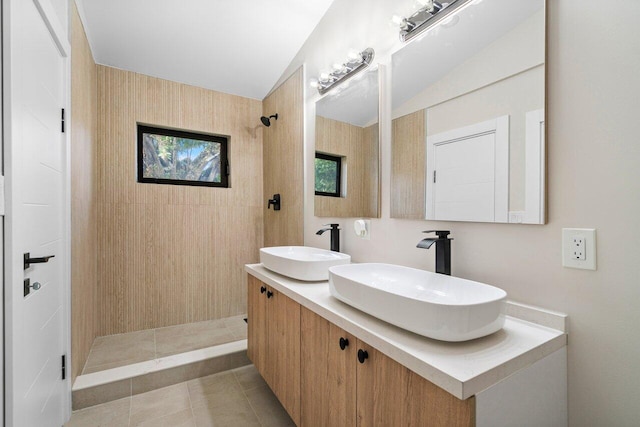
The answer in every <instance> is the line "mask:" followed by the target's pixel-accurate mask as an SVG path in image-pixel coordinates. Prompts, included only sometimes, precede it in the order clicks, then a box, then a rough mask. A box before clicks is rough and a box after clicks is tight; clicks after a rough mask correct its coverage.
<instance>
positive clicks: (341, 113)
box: [314, 68, 380, 218]
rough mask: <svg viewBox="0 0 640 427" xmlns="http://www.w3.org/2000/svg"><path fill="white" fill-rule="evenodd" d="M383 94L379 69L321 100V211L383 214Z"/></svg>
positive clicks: (318, 110)
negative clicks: (380, 190)
mask: <svg viewBox="0 0 640 427" xmlns="http://www.w3.org/2000/svg"><path fill="white" fill-rule="evenodd" d="M379 98H380V91H379V69H377V68H374V69H368V70H366V71H364V72H362V73H360V74H358V75H356V76H354V77H353V78H351V79H350V80H349V81H347V82H345V83H344V84H342V85H340V86H338V87H336V88H334V89H332V90H331V91H330V92H329V93H327V94H326V95H325V96H324V97H322V98H321V99H320V100H319V101H318V102H316V123H315V126H316V138H315V151H316V156H315V198H314V202H315V205H314V212H315V215H316V216H319V217H343V218H345V217H346V218H353V217H364V218H377V217H378V216H379V185H380V178H379V173H380V167H379V163H380V158H379V151H380V150H379V130H378V126H379V120H378V111H379V108H378V106H379Z"/></svg>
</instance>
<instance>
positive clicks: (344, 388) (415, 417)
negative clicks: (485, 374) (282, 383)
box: [298, 307, 475, 427]
mask: <svg viewBox="0 0 640 427" xmlns="http://www.w3.org/2000/svg"><path fill="white" fill-rule="evenodd" d="M300 319H301V346H302V347H301V351H300V355H301V358H302V360H301V365H300V368H301V371H300V372H301V374H300V376H301V379H300V385H301V388H300V392H301V396H302V397H301V398H302V402H301V423H300V424H298V425H300V426H302V427H307V426H327V427H328V426H425V427H428V426H434V427H436V426H438V427H439V426H442V427H445V426H446V427H455V426H465V427H469V426H474V425H475V398H473V397H472V398H470V399H467V400H465V401H462V400H459V399H457V398H456V397H454V396H453V395H451V394H449V393H448V392H446V391H444V390H442V389H440V388H438V387H437V386H435V385H433V384H432V383H430V382H429V381H427V380H425V379H424V378H422V377H421V376H419V375H417V374H416V373H414V372H412V371H411V370H409V369H407V368H406V367H404V366H402V365H401V364H399V363H397V362H396V361H394V360H392V359H391V358H389V357H387V356H385V355H384V354H382V353H381V352H379V351H377V350H376V349H374V348H373V347H371V346H370V345H368V344H366V343H365V342H363V341H361V340H358V339H356V338H354V337H353V336H351V335H350V334H348V333H346V332H345V331H344V330H342V329H340V328H338V327H337V326H335V325H333V324H332V323H331V322H329V321H327V320H325V319H324V318H322V317H320V316H318V315H317V314H315V313H313V312H312V311H310V310H307V309H306V308H304V307H302V309H301V318H300ZM341 339H342V340H348V345H343V344H346V342H345V341H341ZM343 347H344V349H343ZM359 352H360V355H359V354H358V353H359ZM365 357H366V358H365Z"/></svg>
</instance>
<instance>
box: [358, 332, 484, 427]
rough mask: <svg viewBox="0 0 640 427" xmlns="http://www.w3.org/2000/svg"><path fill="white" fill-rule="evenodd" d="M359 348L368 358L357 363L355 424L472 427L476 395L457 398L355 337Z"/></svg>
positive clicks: (473, 424)
mask: <svg viewBox="0 0 640 427" xmlns="http://www.w3.org/2000/svg"><path fill="white" fill-rule="evenodd" d="M360 350H362V351H364V352H366V356H367V358H366V359H364V360H363V362H362V363H361V362H360V360H358V363H357V366H358V367H357V384H358V385H357V425H358V426H363V427H364V426H381V427H382V426H406V427H410V426H411V427H412V426H416V427H418V426H420V427H473V426H475V397H471V398H469V399H467V400H460V399H457V398H456V397H455V396H453V395H451V394H450V393H448V392H446V391H445V390H443V389H441V388H439V387H437V386H435V385H434V384H432V383H430V382H429V381H427V380H426V379H424V378H422V377H421V376H419V375H418V374H416V373H414V372H412V371H410V370H409V369H407V368H406V367H404V366H402V365H401V364H399V363H398V362H396V361H394V360H392V359H391V358H389V357H387V356H385V355H384V354H382V353H381V352H379V351H377V350H375V349H374V348H373V347H371V346H369V345H367V344H366V343H364V342H362V341H360V340H358V341H357V351H360ZM356 357H357V356H356Z"/></svg>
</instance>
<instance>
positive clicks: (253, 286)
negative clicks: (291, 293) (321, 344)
mask: <svg viewBox="0 0 640 427" xmlns="http://www.w3.org/2000/svg"><path fill="white" fill-rule="evenodd" d="M247 286H248V296H247V299H248V301H247V303H248V304H247V305H248V309H247V328H248V331H247V338H248V342H249V343H248V348H247V355H248V357H249V359H250V360H251V361H252V362H253V364H254V365H255V366H256V368H257V369H258V372H260V374H261V375H262V377H263V378H264V379H265V381H266V382H267V384H268V385H269V387H271V390H272V391H273V393H274V394H275V395H276V396H277V397H278V399H279V400H280V403H282V406H283V407H284V408H285V409H286V410H287V412H288V413H289V416H291V418H292V419H293V421H294V422H295V423H296V424H297V425H300V304H298V303H297V302H295V301H293V300H292V299H291V298H288V297H287V296H285V295H284V294H282V293H280V292H278V291H276V290H274V289H273V288H271V287H269V286H267V285H266V284H265V283H263V282H261V281H260V280H258V279H256V278H255V277H253V276H251V275H249V276H248V281H247Z"/></svg>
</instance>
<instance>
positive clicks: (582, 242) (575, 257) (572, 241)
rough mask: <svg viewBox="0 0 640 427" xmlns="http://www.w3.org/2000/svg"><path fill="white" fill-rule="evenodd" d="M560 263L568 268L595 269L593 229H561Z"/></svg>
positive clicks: (594, 231) (594, 232)
mask: <svg viewBox="0 0 640 427" xmlns="http://www.w3.org/2000/svg"><path fill="white" fill-rule="evenodd" d="M562 265H563V266H564V267H569V268H582V269H586V270H595V269H596V230H595V229H593V228H563V229H562Z"/></svg>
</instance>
